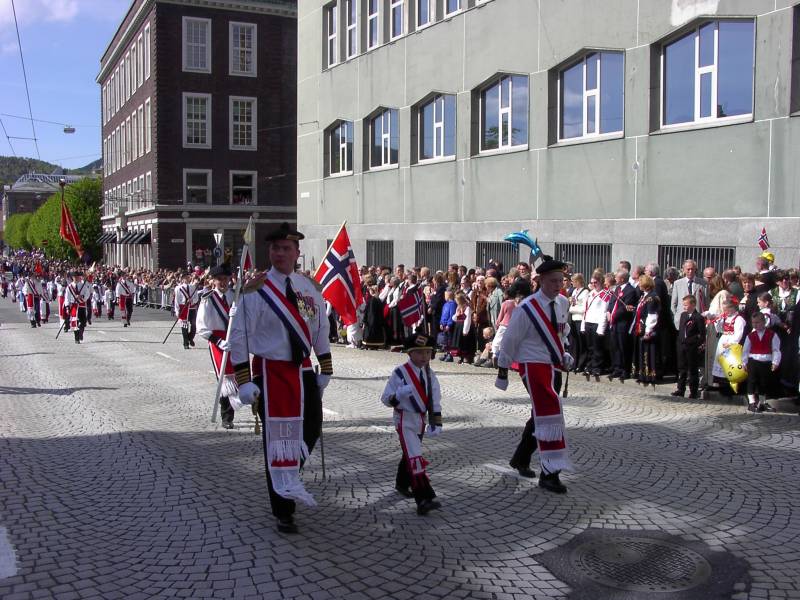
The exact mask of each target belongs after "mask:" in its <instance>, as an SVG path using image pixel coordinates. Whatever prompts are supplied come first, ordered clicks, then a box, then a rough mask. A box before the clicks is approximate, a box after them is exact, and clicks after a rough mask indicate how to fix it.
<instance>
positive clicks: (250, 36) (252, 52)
mask: <svg viewBox="0 0 800 600" xmlns="http://www.w3.org/2000/svg"><path fill="white" fill-rule="evenodd" d="M256 42H257V30H256V26H255V25H254V24H252V23H233V22H232V23H231V24H230V51H231V64H230V74H231V75H249V76H251V77H255V76H256Z"/></svg>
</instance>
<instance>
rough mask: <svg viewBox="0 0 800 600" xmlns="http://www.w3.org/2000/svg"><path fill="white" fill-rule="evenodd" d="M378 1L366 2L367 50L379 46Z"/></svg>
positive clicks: (370, 0)
mask: <svg viewBox="0 0 800 600" xmlns="http://www.w3.org/2000/svg"><path fill="white" fill-rule="evenodd" d="M380 23H381V22H380V0H367V50H372V49H373V48H376V47H377V46H378V44H380V31H381V27H380Z"/></svg>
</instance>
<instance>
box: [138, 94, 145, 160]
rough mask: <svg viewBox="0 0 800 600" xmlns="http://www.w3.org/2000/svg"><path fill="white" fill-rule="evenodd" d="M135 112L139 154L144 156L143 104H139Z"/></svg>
mask: <svg viewBox="0 0 800 600" xmlns="http://www.w3.org/2000/svg"><path fill="white" fill-rule="evenodd" d="M136 113H137V116H138V118H139V130H138V131H137V132H136V135H137V136H138V137H139V156H144V153H145V149H144V106H143V105H141V104H140V105H139V109H138V110H137V111H136Z"/></svg>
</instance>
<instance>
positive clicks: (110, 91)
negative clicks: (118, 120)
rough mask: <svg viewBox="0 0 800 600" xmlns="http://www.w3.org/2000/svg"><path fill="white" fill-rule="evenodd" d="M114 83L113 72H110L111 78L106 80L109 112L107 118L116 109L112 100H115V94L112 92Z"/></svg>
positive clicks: (111, 115)
mask: <svg viewBox="0 0 800 600" xmlns="http://www.w3.org/2000/svg"><path fill="white" fill-rule="evenodd" d="M115 83H116V79H115V75H114V73H112V74H111V78H110V79H109V80H108V86H109V87H108V97H109V99H110V102H109V103H108V110H109V112H110V115H109V119H110V118H111V117H113V116H114V113H116V112H117V111H116V110H115V108H114V102H115V101H116V94H115V93H114V84H115Z"/></svg>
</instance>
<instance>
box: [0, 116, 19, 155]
mask: <svg viewBox="0 0 800 600" xmlns="http://www.w3.org/2000/svg"><path fill="white" fill-rule="evenodd" d="M0 127H2V128H3V135H5V136H6V140H7V141H8V147H9V148H11V154H13V155H14V157H16V156H17V153H16V152H15V151H14V145H13V144H12V143H11V138H10V137H9V135H8V131H6V124H5V123H3V119H0Z"/></svg>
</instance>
